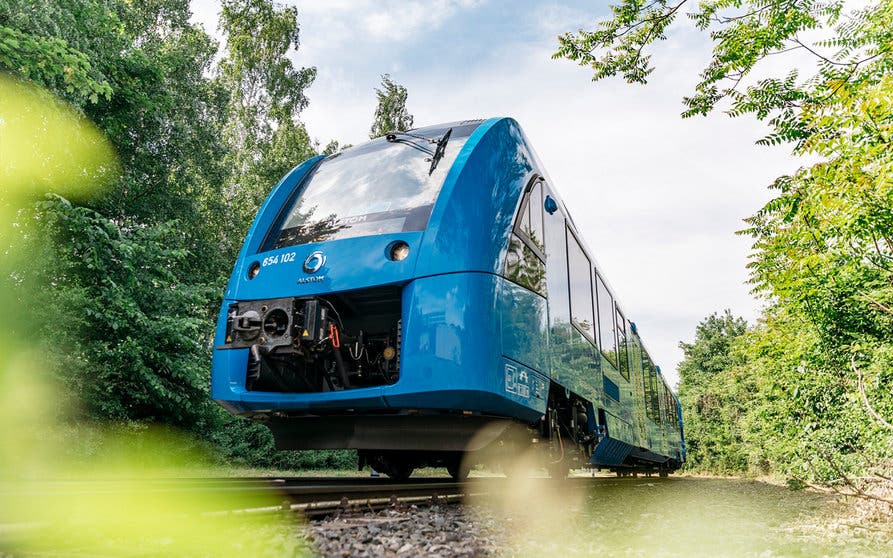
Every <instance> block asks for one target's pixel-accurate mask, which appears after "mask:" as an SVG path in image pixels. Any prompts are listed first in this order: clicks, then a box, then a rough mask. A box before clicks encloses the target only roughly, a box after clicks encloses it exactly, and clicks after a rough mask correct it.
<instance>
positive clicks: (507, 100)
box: [192, 0, 802, 383]
mask: <svg viewBox="0 0 893 558" xmlns="http://www.w3.org/2000/svg"><path fill="white" fill-rule="evenodd" d="M287 3H288V4H294V5H296V6H297V8H298V15H299V21H300V24H301V46H300V49H299V50H298V51H297V52H296V53H292V56H293V59H294V62H295V64H296V65H298V66H315V67H316V68H317V70H318V76H317V79H316V81H315V83H314V84H313V85H312V86H311V87H310V89H309V90H308V91H307V95H308V97H309V99H310V105H309V107H308V108H307V109H306V110H305V111H304V112H303V113H302V116H301V118H302V120H303V121H304V122H305V123H306V125H307V127H308V130H309V131H310V134H311V136H313V137H315V138H317V139H318V140H319V142H320V143H321V144H323V145H325V144H326V143H327V142H328V141H329V140H331V139H337V140H338V141H340V142H342V143H351V144H356V143H360V142H363V141H365V140H366V139H368V133H369V127H370V125H371V123H372V116H373V113H374V111H375V103H376V101H375V94H374V89H375V87H376V86H378V85H379V83H380V81H381V74H384V73H389V74H391V76H392V78H393V79H394V80H395V81H397V82H399V83H401V84H403V85H405V86H406V88H407V90H408V91H409V99H408V103H407V105H408V108H409V111H410V113H412V114H413V115H414V116H415V124H416V125H417V126H423V125H427V124H436V123H440V122H448V121H453V120H464V119H471V118H486V117H491V116H511V117H513V118H515V119H516V120H517V121H518V122H519V123H520V124H521V126H522V128H523V129H524V130H525V132H526V133H527V135H528V137H529V139H530V141H531V143H532V144H533V147H534V149H535V150H536V151H537V153H538V154H539V156H540V159H541V160H542V161H543V164H544V165H545V167H546V169H547V171H548V173H549V175H550V177H551V179H552V182H553V184H554V185H555V187H556V188H557V190H558V191H559V192H560V194H561V195H562V197H563V198H564V201H565V203H566V204H567V207H568V208H569V210H570V213H571V215H572V216H573V217H574V221H575V223H576V224H577V226H578V228H579V229H581V231H582V233H583V236H584V238H585V240H586V242H587V244H588V246H589V248H590V249H591V251H592V252H593V253H594V255H595V258H596V260H597V261H598V263H599V265H600V266H601V267H602V269H604V270H605V273H606V275H607V277H608V279H609V281H610V282H611V284H612V285H613V287H614V290H615V291H616V294H617V297H618V299H619V301H620V302H621V306H622V307H623V308H624V309H625V311H626V313H627V316H628V317H629V318H630V319H631V320H632V321H634V322H636V323H637V325H638V326H639V329H640V332H641V334H642V337H643V340H644V341H645V344H646V346H647V347H648V350H649V352H650V353H651V355H652V357H653V358H654V360H655V361H656V362H657V363H658V364H659V365H660V366H661V368H662V369H663V371H664V374H666V375H667V376H668V379H669V380H670V382H671V383H675V382H676V380H677V378H678V376H677V374H676V366H677V364H678V363H679V361H680V360H682V357H683V354H682V350H681V349H679V347H678V343H679V341H680V340H685V341H691V339H692V338H693V336H694V330H695V326H696V325H697V323H698V322H699V321H700V320H701V319H703V318H704V317H705V316H707V315H709V314H710V313H712V312H714V311H721V310H723V309H724V308H730V309H731V310H732V312H733V313H735V314H737V315H741V316H744V317H745V318H746V319H747V320H748V321H749V322H753V320H754V319H755V317H756V316H757V314H758V310H759V307H760V303H759V302H758V301H757V300H755V299H754V298H753V297H752V296H751V295H750V294H749V287H748V286H747V285H746V284H745V281H746V279H747V271H746V269H745V265H746V263H747V255H748V253H749V247H750V240H749V239H748V238H745V237H740V236H736V235H735V231H736V230H739V229H741V228H742V227H743V223H742V219H743V218H744V217H747V216H748V215H751V214H752V213H753V212H754V211H755V210H757V209H758V208H759V207H760V206H761V205H762V204H763V203H765V202H766V201H767V200H768V199H769V198H770V192H769V191H768V190H767V186H768V185H769V184H770V183H771V182H772V180H773V179H774V178H775V177H776V176H778V175H780V174H784V173H788V172H791V171H793V170H795V169H796V168H797V167H798V166H800V165H801V164H802V161H799V160H797V159H795V158H793V157H792V156H791V155H790V152H789V149H787V148H784V147H781V148H778V147H776V148H767V147H759V146H756V145H755V144H754V141H755V140H756V139H758V138H759V137H761V136H762V135H764V133H765V131H766V128H765V127H764V125H762V124H760V123H757V122H755V121H753V120H750V119H748V118H739V119H731V118H729V117H727V116H725V115H724V114H722V113H719V112H718V113H716V114H713V115H711V116H709V117H707V118H694V119H686V120H683V119H682V118H681V117H680V116H679V114H680V112H681V111H682V102H681V101H682V97H683V96H684V95H686V94H688V93H690V92H691V90H692V87H693V86H694V84H695V83H696V80H697V76H698V73H699V72H700V70H701V69H702V68H703V67H704V65H705V64H706V61H707V60H708V58H709V54H710V45H709V43H708V42H707V41H706V39H705V38H704V37H703V36H702V35H700V34H698V33H696V32H695V31H693V30H691V28H690V27H689V26H688V25H687V24H686V23H685V18H684V17H683V18H681V19H680V21H679V22H677V23H676V24H674V27H673V28H672V29H671V32H670V33H669V34H668V40H666V41H664V42H662V43H660V45H659V48H658V49H657V50H656V51H655V54H654V57H653V61H654V63H655V65H656V66H657V70H656V71H655V72H654V73H653V74H652V77H651V83H649V84H648V85H647V86H644V87H643V86H639V85H628V84H626V83H625V82H623V81H622V80H621V79H614V80H609V81H601V82H598V83H593V82H592V81H591V72H590V71H589V70H588V69H586V68H582V67H580V66H576V65H575V64H573V63H572V62H569V61H564V60H552V59H551V54H552V53H553V52H554V51H555V49H556V47H557V40H556V37H557V35H558V34H560V33H562V32H564V31H573V30H576V29H578V28H581V27H584V28H592V26H593V23H594V21H596V19H597V18H599V17H603V16H605V15H606V14H607V13H608V9H607V7H606V4H605V3H604V2H598V1H589V2H580V1H577V2H538V1H497V0H440V1H437V0H426V1H425V0H419V1H416V0H406V1H381V0H327V1H324V0H318V1H296V0H289V1H288V2H287ZM192 6H193V11H194V13H195V15H194V21H197V22H199V23H201V24H202V25H203V26H204V27H205V29H206V30H208V31H209V32H215V29H216V23H217V17H218V15H217V14H218V12H219V6H218V3H217V2H215V1H212V0H193V2H192Z"/></svg>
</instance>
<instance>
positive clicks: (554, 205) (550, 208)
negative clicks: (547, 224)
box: [543, 196, 558, 215]
mask: <svg viewBox="0 0 893 558" xmlns="http://www.w3.org/2000/svg"><path fill="white" fill-rule="evenodd" d="M543 208H544V209H545V210H546V213H548V214H549V215H552V214H553V213H555V212H556V211H558V202H556V201H555V200H554V199H552V196H546V201H545V203H543Z"/></svg>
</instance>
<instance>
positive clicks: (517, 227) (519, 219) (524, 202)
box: [512, 176, 546, 263]
mask: <svg viewBox="0 0 893 558" xmlns="http://www.w3.org/2000/svg"><path fill="white" fill-rule="evenodd" d="M537 185H540V198H541V199H540V202H539V203H537V204H536V205H537V210H538V211H539V221H540V230H541V231H543V238H542V242H543V246H542V248H541V247H540V246H538V245H537V243H536V242H534V241H533V240H532V239H531V238H530V236H529V235H528V234H527V231H525V230H524V228H523V227H522V226H521V225H522V223H523V220H524V218H525V217H527V218H528V219H529V218H530V212H531V209H530V196H531V194H532V193H533V191H534V189H535V188H536V186H537ZM545 186H546V181H545V180H544V179H543V177H541V176H534V177H533V178H531V179H530V181H529V182H528V183H527V186H526V187H525V188H524V194H523V196H522V198H521V205H520V206H519V207H518V211H517V214H516V215H515V224H514V226H513V227H512V232H513V233H514V234H515V235H516V236H517V237H518V238H519V239H521V242H523V243H524V244H525V245H527V247H528V248H530V250H531V251H532V252H533V254H534V255H535V256H536V257H537V258H539V260H540V261H541V262H543V263H546V252H545V246H546V239H545V236H546V235H545V230H546V224H545V217H544V216H543V201H542V200H543V199H545V197H544V196H543V193H544V190H545Z"/></svg>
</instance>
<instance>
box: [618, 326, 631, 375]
mask: <svg viewBox="0 0 893 558" xmlns="http://www.w3.org/2000/svg"><path fill="white" fill-rule="evenodd" d="M628 347H629V344H628V342H627V338H626V318H624V317H623V314H622V313H621V312H620V310H619V309H618V310H617V359H618V360H619V361H620V374H621V375H623V377H624V378H626V380H627V381H629V348H628Z"/></svg>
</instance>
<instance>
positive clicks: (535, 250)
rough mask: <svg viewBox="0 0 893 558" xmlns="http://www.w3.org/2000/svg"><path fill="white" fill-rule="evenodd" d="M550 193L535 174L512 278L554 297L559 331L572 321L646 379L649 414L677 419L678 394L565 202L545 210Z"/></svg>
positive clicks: (616, 361) (513, 250)
mask: <svg viewBox="0 0 893 558" xmlns="http://www.w3.org/2000/svg"><path fill="white" fill-rule="evenodd" d="M549 197H551V196H550V191H549V188H548V186H546V185H545V183H544V182H543V181H542V179H535V180H534V181H533V183H532V184H531V186H530V187H529V188H528V190H527V193H526V194H525V196H524V199H523V200H522V202H521V205H520V207H519V210H518V215H517V217H516V221H515V227H514V230H513V232H512V235H511V239H510V242H509V251H508V256H507V258H506V277H507V278H508V279H510V280H511V281H514V282H515V283H518V284H519V285H522V286H524V287H526V288H528V289H530V290H532V291H534V292H536V293H538V294H540V295H541V296H544V297H548V299H549V319H550V322H551V326H552V327H553V330H554V328H555V326H556V325H559V326H560V325H561V324H571V325H572V326H573V328H574V329H576V330H577V331H578V332H579V333H580V334H581V336H582V337H583V338H585V339H586V340H587V341H589V343H590V344H591V345H592V346H593V347H596V348H598V350H599V351H600V353H601V354H602V355H603V356H604V358H605V359H606V360H607V361H608V362H609V363H610V364H611V365H612V366H613V367H614V369H616V370H617V371H618V372H619V373H620V374H621V375H622V376H623V378H624V379H626V380H627V381H630V372H631V371H632V372H633V373H634V375H635V379H636V381H638V378H642V385H643V388H644V393H645V410H646V414H647V416H648V418H650V419H651V420H653V421H655V422H661V420H660V419H661V418H662V417H663V418H665V419H666V420H668V421H670V422H674V419H673V417H674V416H675V415H676V408H675V404H672V405H671V404H670V402H669V401H670V399H673V396H672V393H671V392H670V391H669V390H668V389H667V388H666V386H665V385H664V383H663V380H662V379H661V378H660V377H659V376H658V374H657V370H656V368H655V366H654V363H653V362H652V361H651V358H650V356H649V355H648V353H647V352H646V351H645V349H644V347H642V346H641V343H640V342H639V339H638V335H636V334H635V331H634V330H633V329H632V328H631V326H630V325H629V322H628V321H627V320H626V317H625V316H624V314H623V312H622V311H621V310H620V308H619V306H618V305H616V304H615V302H614V296H613V294H612V293H611V291H610V289H609V288H608V286H607V283H606V282H605V280H604V279H603V277H602V275H601V273H600V272H599V271H598V270H596V269H595V266H594V265H593V264H592V261H591V260H590V258H589V256H588V255H587V254H586V250H585V249H584V248H583V245H582V243H581V242H580V241H579V239H578V238H577V235H576V233H575V232H574V230H573V227H572V224H571V222H570V221H569V219H567V217H566V216H565V215H564V214H563V212H562V209H561V208H560V207H559V208H558V209H557V210H555V212H554V214H550V213H548V212H546V211H544V205H545V204H546V200H547V198H549ZM553 209H554V207H553ZM547 261H548V262H549V265H548V266H546V262H547ZM559 329H560V328H559ZM662 398H663V399H665V403H664V404H663V405H662V404H661V399H662Z"/></svg>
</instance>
